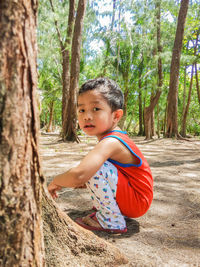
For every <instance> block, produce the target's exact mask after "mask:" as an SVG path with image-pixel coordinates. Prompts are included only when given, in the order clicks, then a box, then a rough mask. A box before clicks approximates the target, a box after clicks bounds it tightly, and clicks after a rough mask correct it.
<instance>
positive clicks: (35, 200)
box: [0, 0, 127, 267]
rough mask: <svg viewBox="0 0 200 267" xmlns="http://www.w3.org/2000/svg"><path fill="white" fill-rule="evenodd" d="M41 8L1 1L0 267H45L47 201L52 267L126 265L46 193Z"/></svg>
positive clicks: (27, 2) (28, 0)
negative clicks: (41, 144) (40, 106)
mask: <svg viewBox="0 0 200 267" xmlns="http://www.w3.org/2000/svg"><path fill="white" fill-rule="evenodd" d="M37 4H38V2H37V1H33V0H18V1H12V2H11V1H10V0H4V1H1V0H0V39H1V42H0V160H1V161H0V162H1V165H0V236H1V238H0V266H2V267H11V266H12V267H18V266H25V267H29V266H30V267H33V266H34V267H42V266H45V263H44V246H43V234H42V233H43V232H42V229H41V228H42V220H41V202H42V199H43V203H42V204H43V218H44V231H45V232H44V234H45V245H46V252H47V254H46V263H47V266H49V267H52V266H56V267H59V266H62V267H63V266H72V267H75V266H82V265H85V266H119V265H123V264H125V263H127V259H126V258H125V257H124V256H123V255H122V254H121V253H120V252H119V250H118V249H116V248H114V247H113V246H112V245H110V244H109V243H106V242H105V241H103V240H101V239H99V238H98V237H96V236H95V235H94V234H93V233H91V232H90V231H87V230H84V229H81V228H80V227H79V226H78V225H76V223H74V222H73V221H72V220H71V219H70V218H69V217H68V216H67V215H65V214H63V213H62V212H61V211H60V210H59V208H58V207H57V206H56V205H54V202H53V201H52V200H51V199H49V198H48V197H47V195H46V193H45V192H44V189H43V182H44V179H43V176H42V174H41V168H40V159H39V154H38V114H37V100H36V88H37V68H36V31H35V29H36V17H37V15H36V14H37ZM51 237H53V238H52V239H51ZM52 240H53V241H54V242H55V244H56V245H55V246H52V243H51V242H50V241H52ZM63 255H64V256H63ZM62 256H63V258H62ZM102 259H103V260H102ZM102 261H103V264H104V265H101V262H102Z"/></svg>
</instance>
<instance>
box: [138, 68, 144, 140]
mask: <svg viewBox="0 0 200 267" xmlns="http://www.w3.org/2000/svg"><path fill="white" fill-rule="evenodd" d="M141 76H142V71H140V76H139V95H138V101H139V132H138V135H143V114H142V81H141V79H142V77H141Z"/></svg>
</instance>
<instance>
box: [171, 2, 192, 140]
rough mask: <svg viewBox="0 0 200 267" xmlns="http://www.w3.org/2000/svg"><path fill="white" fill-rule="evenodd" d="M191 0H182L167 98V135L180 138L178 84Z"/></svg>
mask: <svg viewBox="0 0 200 267" xmlns="http://www.w3.org/2000/svg"><path fill="white" fill-rule="evenodd" d="M188 5H189V0H182V1H181V6H180V10H179V15H178V23H177V29H176V36H175V41H174V47H173V52H172V61H171V68H170V82H169V93H168V98H167V102H168V105H167V129H166V137H169V138H171V137H173V136H175V137H177V138H180V134H179V132H178V85H179V68H180V57H181V50H182V43H183V37H184V26H185V21H186V16H187V11H188Z"/></svg>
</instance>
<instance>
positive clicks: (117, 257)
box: [42, 191, 128, 267]
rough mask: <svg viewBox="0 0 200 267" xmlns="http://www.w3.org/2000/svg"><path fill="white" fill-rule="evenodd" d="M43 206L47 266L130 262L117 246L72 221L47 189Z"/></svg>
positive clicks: (75, 266)
mask: <svg viewBox="0 0 200 267" xmlns="http://www.w3.org/2000/svg"><path fill="white" fill-rule="evenodd" d="M42 210H43V233H44V242H45V254H46V259H45V260H46V265H47V266H48V267H53V266H55V267H65V266H71V267H77V266H87V267H90V266H91V267H94V266H121V265H123V266H125V264H127V263H128V260H127V258H126V256H124V255H123V254H122V253H121V252H120V251H119V250H118V249H117V248H116V247H114V246H113V245H112V244H110V243H108V242H106V241H104V240H103V239H101V238H99V237H97V236H96V235H95V234H93V233H92V232H90V231H88V230H85V229H83V228H81V227H80V226H79V225H77V224H76V223H75V222H74V221H72V220H71V219H70V218H69V217H68V216H67V215H66V214H65V213H64V212H62V211H61V210H60V209H59V207H58V206H57V205H56V203H54V202H53V201H52V200H51V199H49V198H48V196H47V195H46V193H45V191H43V203H42Z"/></svg>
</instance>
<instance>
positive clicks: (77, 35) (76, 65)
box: [63, 0, 87, 142]
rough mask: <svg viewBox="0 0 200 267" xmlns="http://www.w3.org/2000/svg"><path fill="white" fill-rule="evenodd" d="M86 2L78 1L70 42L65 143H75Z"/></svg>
mask: <svg viewBox="0 0 200 267" xmlns="http://www.w3.org/2000/svg"><path fill="white" fill-rule="evenodd" d="M86 2H87V0H79V3H78V8H77V15H76V20H75V26H74V33H73V40H72V59H71V71H70V89H69V99H68V103H67V107H66V113H65V116H66V117H65V120H64V123H63V124H64V127H63V139H64V140H67V141H77V142H78V137H77V134H76V126H77V116H76V102H77V99H76V98H77V89H78V82H79V72H80V51H81V39H82V29H83V19H84V14H85V9H86Z"/></svg>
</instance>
